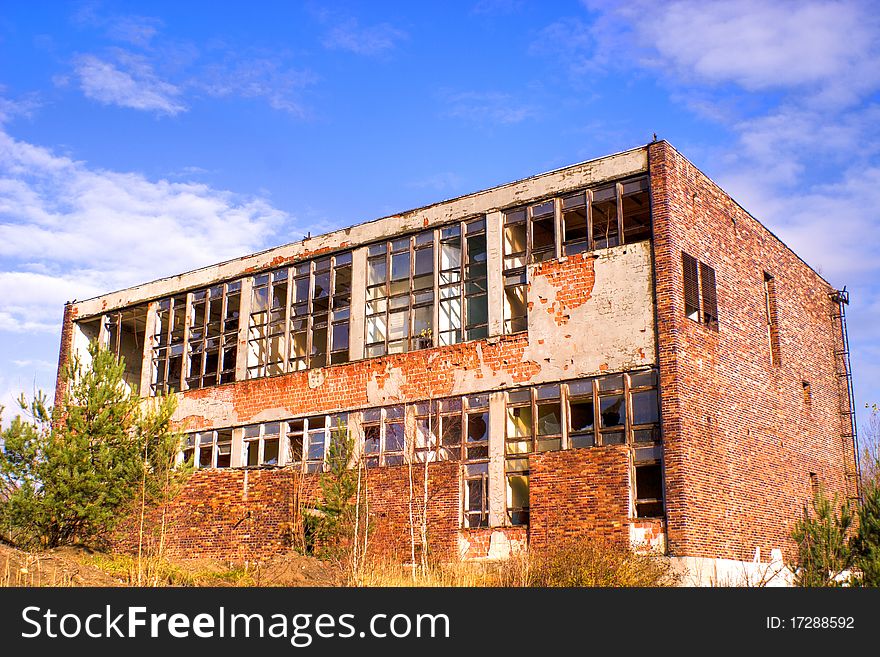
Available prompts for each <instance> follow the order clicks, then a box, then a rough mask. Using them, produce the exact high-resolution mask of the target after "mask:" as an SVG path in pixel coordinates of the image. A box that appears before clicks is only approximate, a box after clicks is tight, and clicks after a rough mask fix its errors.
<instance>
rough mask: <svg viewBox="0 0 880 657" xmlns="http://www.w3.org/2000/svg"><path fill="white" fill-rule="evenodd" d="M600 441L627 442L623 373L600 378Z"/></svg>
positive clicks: (614, 443) (605, 443) (609, 443)
mask: <svg viewBox="0 0 880 657" xmlns="http://www.w3.org/2000/svg"><path fill="white" fill-rule="evenodd" d="M598 387H599V443H600V444H601V445H620V444H622V443H625V442H626V396H625V394H624V382H623V375H622V374H613V375H611V376H603V377H602V378H601V379H599V386H598Z"/></svg>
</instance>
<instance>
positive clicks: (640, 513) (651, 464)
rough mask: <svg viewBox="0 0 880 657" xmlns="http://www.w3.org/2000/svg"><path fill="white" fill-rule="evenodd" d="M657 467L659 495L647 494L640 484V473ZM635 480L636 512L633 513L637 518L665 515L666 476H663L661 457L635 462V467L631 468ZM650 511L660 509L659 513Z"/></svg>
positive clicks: (633, 484)
mask: <svg viewBox="0 0 880 657" xmlns="http://www.w3.org/2000/svg"><path fill="white" fill-rule="evenodd" d="M654 468H656V471H657V479H658V484H657V491H656V492H658V493H659V495H649V494H647V493H646V492H645V491H644V489H643V487H642V486H641V485H640V484H639V474H640V473H644V472H646V471H647V470H649V469H654ZM631 472H632V477H633V482H632V486H631V489H632V496H633V508H634V511H635V513H634V514H633V515H634V517H636V518H661V517H663V515H664V498H665V495H664V488H665V487H664V483H663V482H664V477H663V462H662V460H660V459H657V460H651V461H642V462H637V463H634V464H633V468H632V470H631ZM650 511H659V513H651V512H650Z"/></svg>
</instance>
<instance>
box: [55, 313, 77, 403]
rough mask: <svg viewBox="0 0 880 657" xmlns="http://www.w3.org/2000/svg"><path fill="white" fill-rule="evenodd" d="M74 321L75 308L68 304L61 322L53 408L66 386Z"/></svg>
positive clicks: (61, 396)
mask: <svg viewBox="0 0 880 657" xmlns="http://www.w3.org/2000/svg"><path fill="white" fill-rule="evenodd" d="M75 319H76V306H74V305H73V304H71V303H68V304H66V305H65V306H64V317H63V319H62V320H61V346H60V348H59V350H58V376H57V378H56V379H55V406H59V405H60V404H61V402H62V400H63V399H64V390H65V387H66V386H67V378H66V377H65V376H64V370H65V368H66V367H67V363H68V362H69V361H70V351H71V349H72V348H73V321H74V320H75Z"/></svg>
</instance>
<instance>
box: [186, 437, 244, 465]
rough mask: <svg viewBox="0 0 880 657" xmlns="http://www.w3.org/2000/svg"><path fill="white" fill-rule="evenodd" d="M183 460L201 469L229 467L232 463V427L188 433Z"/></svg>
mask: <svg viewBox="0 0 880 657" xmlns="http://www.w3.org/2000/svg"><path fill="white" fill-rule="evenodd" d="M183 460H184V462H189V463H192V464H193V466H194V467H196V468H199V469H204V468H228V467H229V466H230V465H232V429H218V430H217V431H197V432H195V433H189V434H187V435H186V437H185V439H184V447H183Z"/></svg>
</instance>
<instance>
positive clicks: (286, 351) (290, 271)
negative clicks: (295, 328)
mask: <svg viewBox="0 0 880 657" xmlns="http://www.w3.org/2000/svg"><path fill="white" fill-rule="evenodd" d="M295 276H296V267H288V268H287V297H286V299H285V303H284V338H283V340H282V343H283V346H282V352H281V357H282V359H283V360H282V362H281V371H282V372H289V371H290V342H291V333H290V304H291V303H292V301H293V299H292V297H293V288H294V287H295V286H296V278H295ZM280 431H281V430H280V429H279V432H280ZM278 461H279V462H280V461H281V435H280V433H279V436H278Z"/></svg>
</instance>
